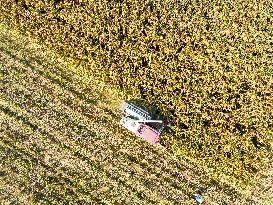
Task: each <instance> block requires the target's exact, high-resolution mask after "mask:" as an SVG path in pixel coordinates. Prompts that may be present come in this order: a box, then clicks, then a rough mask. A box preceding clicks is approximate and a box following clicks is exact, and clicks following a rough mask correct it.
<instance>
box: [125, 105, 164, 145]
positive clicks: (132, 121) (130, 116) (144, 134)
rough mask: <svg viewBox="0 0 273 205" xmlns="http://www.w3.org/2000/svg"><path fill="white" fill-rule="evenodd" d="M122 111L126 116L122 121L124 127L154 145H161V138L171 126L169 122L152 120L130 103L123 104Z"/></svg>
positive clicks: (145, 112)
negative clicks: (165, 129)
mask: <svg viewBox="0 0 273 205" xmlns="http://www.w3.org/2000/svg"><path fill="white" fill-rule="evenodd" d="M121 111H122V113H123V115H124V116H123V117H122V119H121V121H120V123H121V125H122V126H123V127H125V128H126V129H128V130H130V131H131V132H133V133H135V134H136V135H137V136H138V137H141V138H143V139H144V140H146V141H148V142H150V143H152V144H159V136H160V135H161V133H162V131H163V130H164V128H165V127H166V126H169V124H168V123H167V122H163V121H162V120H152V116H151V115H150V114H149V113H148V112H147V111H145V110H143V109H141V108H139V107H137V106H136V105H134V104H132V103H128V102H124V103H123V104H122V106H121Z"/></svg>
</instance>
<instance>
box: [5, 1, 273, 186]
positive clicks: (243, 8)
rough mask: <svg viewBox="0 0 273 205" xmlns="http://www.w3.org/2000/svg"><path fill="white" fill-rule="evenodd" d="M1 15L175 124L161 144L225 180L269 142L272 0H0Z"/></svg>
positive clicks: (254, 160) (247, 167) (246, 168)
mask: <svg viewBox="0 0 273 205" xmlns="http://www.w3.org/2000/svg"><path fill="white" fill-rule="evenodd" d="M0 5H1V7H0V8H1V9H0V12H1V18H2V19H3V20H6V21H8V22H9V24H10V25H12V26H14V27H17V28H19V29H20V30H21V31H24V32H27V33H29V34H31V35H32V36H33V37H34V38H36V39H38V40H40V41H41V42H43V43H44V44H45V45H47V46H48V47H49V48H51V49H52V50H54V51H55V52H57V53H59V54H61V55H62V56H65V57H69V58H70V59H71V60H72V62H75V63H79V64H80V65H81V66H82V67H84V69H86V70H90V71H92V73H93V75H94V76H96V77H98V78H101V79H103V80H104V81H110V82H111V83H113V84H115V85H117V86H119V87H120V88H122V89H123V90H126V91H128V92H129V93H132V94H140V95H141V96H142V97H143V98H144V99H145V100H146V103H147V104H149V105H153V106H156V107H157V108H158V109H159V111H160V112H161V113H162V114H164V115H165V116H167V117H168V118H169V119H170V121H172V122H173V123H174V124H176V125H177V129H176V130H175V131H169V132H167V133H166V134H165V135H164V136H163V137H162V139H161V142H162V143H163V144H165V145H166V146H167V147H169V148H171V149H172V150H173V151H174V152H175V153H176V154H178V155H181V156H187V157H188V158H189V159H190V160H193V161H195V162H196V163H200V164H202V165H204V166H206V167H207V168H208V170H210V171H213V172H215V171H216V173H218V175H220V173H221V175H223V176H222V177H223V178H226V179H227V180H229V181H232V180H234V181H233V183H234V184H236V183H237V182H241V183H242V184H248V183H249V182H251V181H252V180H253V179H254V178H255V176H256V175H257V173H258V172H259V170H260V169H262V167H263V165H264V163H265V162H266V160H267V159H268V158H269V157H270V154H271V150H272V144H271V140H272V129H273V127H272V125H273V119H272V115H273V109H272V107H273V105H272V102H273V96H272V93H273V79H272V37H270V36H272V34H273V29H272V21H273V19H272V16H273V15H272V2H270V1H265V2H264V3H253V1H248V0H241V1H231V2H225V1H220V2H214V3H212V2H211V1H201V2H200V1H191V2H190V3H189V2H180V3H178V2H176V1H171V0H165V1H145V2H143V1H126V2H120V1H111V2H109V1H99V2H97V1H90V0H89V1H87V0H86V1H73V2H71V1H66V0H64V1H42V0H39V1H35V2H33V1H26V0H19V1H16V2H15V1H2V2H1V4H0Z"/></svg>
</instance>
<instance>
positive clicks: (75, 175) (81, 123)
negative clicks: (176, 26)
mask: <svg viewBox="0 0 273 205" xmlns="http://www.w3.org/2000/svg"><path fill="white" fill-rule="evenodd" d="M121 101H122V95H121V94H117V93H116V92H114V91H113V90H111V89H110V88H108V87H107V86H105V85H104V84H103V83H99V82H95V81H91V80H90V76H88V74H86V73H83V72H81V71H80V69H79V68H72V67H71V66H69V65H67V64H66V63H64V62H62V61H61V60H59V59H58V58H57V57H56V56H53V54H50V53H48V52H45V51H44V49H43V48H41V47H39V46H37V45H35V44H33V43H30V42H29V41H28V40H27V39H26V38H24V37H22V36H19V35H15V34H12V33H10V31H9V30H7V29H6V28H5V27H3V26H0V125H1V126H0V133H1V134H0V201H1V202H3V204H11V203H17V204H36V203H37V204H45V203H47V204H68V203H72V204H92V203H93V202H94V201H95V202H99V203H101V204H194V203H195V202H194V201H193V200H192V199H191V195H192V194H193V193H198V192H202V196H203V197H204V199H205V203H204V204H242V203H250V201H249V202H247V200H245V197H243V196H241V194H240V193H238V192H236V190H234V189H232V188H230V187H228V186H224V185H223V184H221V186H220V185H219V184H218V183H216V181H215V180H213V179H211V178H210V177H209V176H207V175H206V174H205V173H204V172H203V171H202V169H201V168H197V167H194V166H192V165H190V164H189V163H186V162H182V161H178V160H176V159H175V158H174V157H172V156H171V155H170V154H169V153H168V152H167V151H165V150H162V149H161V148H158V147H154V146H152V145H149V144H148V143H146V142H144V141H142V140H140V139H137V138H136V137H135V136H134V135H132V134H130V133H128V132H126V130H124V129H122V128H121V127H120V126H119V125H118V122H119V112H118V105H119V104H120V103H121ZM253 203H254V202H253Z"/></svg>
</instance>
